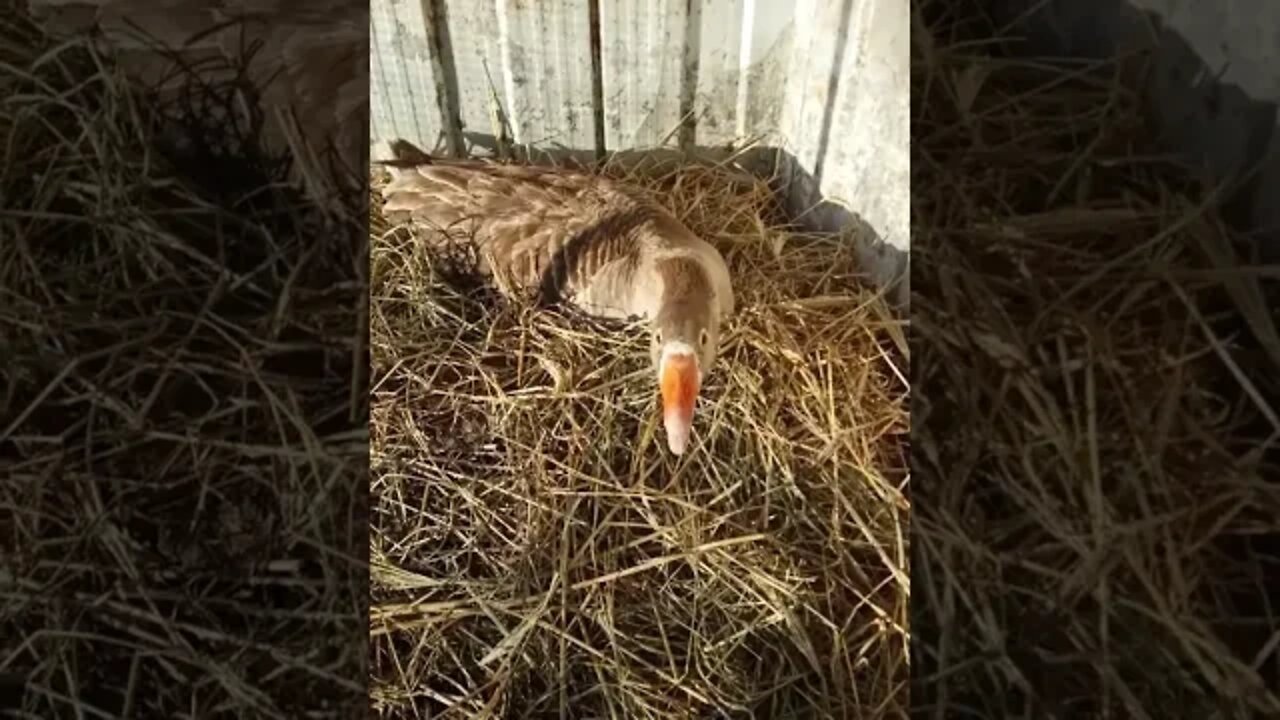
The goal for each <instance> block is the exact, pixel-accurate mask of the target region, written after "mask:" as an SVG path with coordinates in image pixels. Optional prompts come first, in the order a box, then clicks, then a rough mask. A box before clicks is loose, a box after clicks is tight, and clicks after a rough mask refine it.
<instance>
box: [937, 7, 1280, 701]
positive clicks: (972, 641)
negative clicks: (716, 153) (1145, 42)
mask: <svg viewBox="0 0 1280 720" xmlns="http://www.w3.org/2000/svg"><path fill="white" fill-rule="evenodd" d="M961 5H962V3H938V4H933V5H930V6H929V8H928V12H926V13H924V14H922V18H926V19H927V21H928V23H929V31H928V32H927V33H926V32H923V31H922V32H920V33H917V34H916V38H915V39H916V43H915V48H916V52H917V55H916V57H915V58H914V61H913V72H915V73H916V77H915V78H914V82H913V85H914V86H915V87H918V88H921V89H922V92H918V93H913V103H914V104H915V106H916V107H915V111H914V113H913V114H914V116H915V117H916V118H917V124H916V127H915V130H914V131H913V138H914V139H913V142H914V148H915V157H914V159H913V165H914V166H915V168H916V169H917V173H916V175H917V177H916V183H915V185H914V188H913V196H914V198H913V200H914V206H915V210H916V213H917V214H916V218H915V229H914V238H915V242H914V247H913V258H912V264H913V268H914V276H913V278H912V285H913V291H914V295H913V298H912V332H913V340H914V342H915V343H916V348H915V350H916V352H915V354H914V356H913V358H912V360H913V368H912V369H913V373H914V374H913V376H912V379H913V382H914V387H915V388H916V393H917V397H916V401H915V402H916V404H915V407H914V412H913V416H912V422H913V438H912V449H913V452H914V453H915V463H914V469H915V477H914V482H913V510H914V522H915V525H914V527H913V533H912V541H913V547H914V550H915V552H916V553H917V555H916V556H915V558H914V561H915V562H914V577H913V583H912V590H913V598H912V600H913V607H912V609H913V614H912V620H913V633H914V635H913V637H914V639H915V642H916V643H917V647H916V651H917V653H918V655H917V656H916V657H917V662H916V664H915V666H914V667H913V671H914V672H915V673H916V678H917V686H916V688H915V689H913V693H912V695H913V703H914V705H916V706H917V707H918V708H919V709H920V711H921V712H922V713H925V714H928V715H929V716H931V717H937V718H943V717H961V716H965V717H1057V718H1073V717H1107V716H1112V717H1130V718H1157V719H1158V718H1168V717H1206V718H1207V717H1220V718H1228V717H1230V718H1243V717H1263V716H1265V717H1277V716H1280V699H1278V698H1277V694H1276V688H1277V687H1278V686H1280V685H1278V684H1277V672H1278V669H1277V657H1276V655H1277V652H1276V638H1277V637H1280V635H1277V631H1278V630H1280V627H1278V621H1277V619H1276V615H1275V607H1276V603H1277V602H1278V601H1280V597H1278V596H1277V592H1276V585H1275V578H1276V577H1280V567H1277V566H1276V562H1275V560H1274V557H1275V554H1276V549H1277V539H1278V538H1280V527H1278V523H1277V518H1278V517H1280V493H1277V490H1276V486H1275V484H1274V481H1266V480H1264V478H1266V477H1268V476H1270V477H1274V476H1275V474H1276V471H1277V467H1276V455H1275V450H1274V445H1275V441H1276V440H1277V438H1280V434H1278V433H1280V424H1277V415H1276V411H1277V407H1276V406H1275V405H1274V400H1275V398H1276V397H1277V396H1278V395H1277V393H1276V390H1277V388H1276V378H1277V377H1280V375H1278V374H1277V370H1278V369H1280V339H1278V336H1277V333H1276V322H1275V315H1274V310H1268V303H1267V301H1266V300H1265V293H1266V292H1267V288H1265V287H1264V285H1263V280H1264V279H1265V278H1266V273H1267V270H1266V269H1265V268H1252V267H1248V266H1247V265H1246V264H1245V263H1244V262H1242V260H1241V258H1242V257H1243V254H1244V253H1245V252H1247V248H1243V247H1242V246H1240V245H1239V244H1238V243H1237V241H1236V240H1235V238H1234V237H1233V233H1232V232H1231V231H1230V230H1229V229H1228V228H1227V227H1226V225H1224V223H1223V221H1222V220H1221V219H1220V216H1219V212H1218V211H1219V206H1220V205H1221V203H1220V202H1219V201H1220V199H1221V195H1220V193H1219V186H1217V185H1215V184H1213V183H1211V182H1208V180H1207V179H1206V178H1203V177H1200V176H1198V175H1197V174H1195V173H1192V172H1190V171H1189V169H1187V168H1184V167H1180V166H1178V165H1176V164H1174V163H1173V162H1172V161H1171V160H1170V159H1168V158H1166V157H1162V156H1161V155H1160V154H1159V151H1158V149H1157V148H1155V147H1154V145H1153V143H1152V141H1151V140H1150V138H1151V137H1152V136H1153V135H1155V133H1154V132H1152V131H1151V128H1150V126H1149V125H1148V123H1147V122H1146V120H1145V118H1144V113H1143V102H1142V101H1141V99H1140V97H1139V96H1140V93H1139V92H1138V91H1137V88H1141V87H1142V86H1143V80H1142V78H1143V62H1142V58H1141V57H1140V56H1134V57H1130V58H1124V59H1121V60H1119V61H1116V62H1108V63H1097V64H1092V65H1086V64H1075V65H1072V64H1068V63H1065V62H1062V61H1052V62H1050V61H1042V60H1039V59H1017V58H1016V57H1014V56H1012V55H1011V54H1009V53H1006V52H1004V51H1003V48H1002V47H1000V46H998V45H997V44H995V43H992V42H990V41H987V42H986V43H985V44H980V43H978V42H973V39H975V38H978V39H982V38H988V37H990V35H991V33H993V32H994V30H993V29H992V28H991V27H990V26H989V25H987V24H986V23H985V22H984V21H983V20H982V19H981V17H980V16H979V15H978V14H977V13H972V12H967V11H966V10H964V9H962V8H961ZM930 13H932V17H931V18H930V17H929V15H930ZM1270 307H1271V308H1274V307H1276V305H1275V304H1274V303H1271V304H1270Z"/></svg>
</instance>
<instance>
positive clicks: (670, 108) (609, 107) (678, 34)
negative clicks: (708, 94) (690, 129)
mask: <svg viewBox="0 0 1280 720" xmlns="http://www.w3.org/2000/svg"><path fill="white" fill-rule="evenodd" d="M687 19H688V14H687V12H686V0H602V1H601V3H600V41H601V43H600V51H601V59H602V63H603V71H604V72H603V75H604V77H603V84H604V118H605V144H606V145H607V146H608V148H609V150H611V151H612V150H624V149H629V148H643V147H652V146H655V145H657V144H659V143H661V142H664V141H665V140H667V139H668V137H669V136H671V137H674V133H675V131H676V129H677V125H678V123H679V122H680V87H681V82H682V80H683V77H684V73H683V69H682V67H683V65H684V42H683V38H684V34H685V30H686V22H687Z"/></svg>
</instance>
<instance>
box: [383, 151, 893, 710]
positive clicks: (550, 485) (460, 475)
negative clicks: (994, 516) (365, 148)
mask: <svg viewBox="0 0 1280 720" xmlns="http://www.w3.org/2000/svg"><path fill="white" fill-rule="evenodd" d="M606 172H608V173H609V174H611V175H614V176H626V177H627V178H628V179H629V180H631V181H632V182H635V183H637V184H641V185H643V186H645V187H647V189H648V190H649V191H650V192H651V193H652V194H653V196H654V197H655V198H657V199H658V200H659V201H660V202H662V203H663V204H665V205H666V206H667V207H668V208H670V209H671V210H673V211H674V212H675V214H676V215H677V216H678V217H680V218H682V219H683V220H684V221H685V222H686V223H687V224H688V225H689V226H690V227H691V228H692V229H693V230H694V231H695V232H698V233H699V234H701V235H702V236H703V237H706V238H708V239H710V240H711V241H712V242H714V243H716V244H717V245H718V247H720V248H721V249H722V250H723V251H724V253H725V255H726V258H727V260H728V262H729V264H730V266H731V269H732V272H733V275H734V279H735V285H736V287H737V289H738V291H739V293H740V308H741V312H740V314H739V315H737V316H736V317H735V319H734V320H733V321H732V322H731V323H730V324H729V326H728V329H727V334H726V337H725V341H724V347H723V353H722V355H721V360H720V362H719V364H718V365H717V366H716V368H715V370H714V371H713V373H712V374H711V375H710V376H709V378H708V384H707V388H706V397H707V400H706V401H705V402H704V403H703V404H702V405H701V406H700V409H699V411H698V414H697V416H696V418H695V440H694V446H693V447H692V449H691V451H690V452H689V453H687V454H686V455H685V456H684V458H682V459H676V458H674V457H673V456H671V455H670V454H669V453H668V452H667V450H666V447H665V444H664V443H663V440H662V434H661V433H662V430H661V424H660V412H659V410H658V408H657V400H656V387H655V382H654V378H653V376H652V371H651V369H650V368H649V359H648V353H647V342H648V340H647V336H646V334H645V332H644V331H643V329H642V328H641V327H639V326H628V327H612V326H608V327H606V326H604V325H602V324H601V323H596V322H593V321H591V320H589V319H584V318H581V317H577V316H575V313H571V312H556V311H551V310H545V309H544V310H538V309H533V308H528V307H523V306H521V305H519V304H515V303H508V302H505V301H502V300H500V299H498V298H496V297H494V296H493V294H492V293H491V292H489V291H488V290H487V289H486V286H484V285H483V284H478V283H475V282H470V281H468V278H466V277H465V276H464V277H457V276H454V275H453V270H451V269H450V267H449V266H447V265H446V264H443V263H442V262H441V260H440V259H439V258H435V257H433V256H432V255H431V254H430V253H429V252H428V251H427V242H426V238H425V236H424V237H415V235H414V232H425V231H416V230H415V231H409V230H406V229H398V230H397V229H393V228H391V227H390V226H389V224H388V223H387V222H386V221H385V220H384V219H383V218H382V217H381V216H380V214H379V211H378V207H377V205H378V202H377V200H376V199H375V202H374V208H373V220H372V227H371V230H372V237H373V239H372V248H371V259H372V267H373V270H372V275H371V287H372V291H371V292H372V303H371V304H372V312H371V328H370V342H371V348H372V364H373V379H372V383H373V391H372V399H371V409H370V413H371V415H370V425H371V433H372V437H371V466H372V483H373V487H372V492H373V498H372V503H373V506H372V507H373V512H374V519H373V529H372V537H371V543H372V550H371V563H372V567H371V576H372V585H373V607H372V609H371V621H372V634H373V637H374V655H373V659H372V662H373V663H374V665H373V670H372V673H373V681H372V684H371V693H372V696H373V702H374V706H375V707H376V708H377V709H379V710H380V711H381V712H382V713H383V714H384V715H385V716H388V717H413V716H423V715H426V716H431V717H475V716H481V715H486V716H491V717H541V716H547V715H554V714H556V713H567V716H569V717H626V718H693V717H699V718H703V717H746V716H747V714H748V713H751V716H754V717H818V716H821V717H863V718H878V717H903V716H905V706H906V693H905V683H906V679H907V672H908V667H907V664H908V659H907V645H908V631H907V625H906V617H907V600H908V588H907V573H908V567H907V562H906V557H907V537H906V519H907V517H908V502H907V499H906V487H905V485H906V477H907V470H906V457H905V453H906V440H905V433H906V431H907V405H906V403H907V390H906V385H905V378H904V374H905V372H906V370H905V366H904V365H905V360H904V357H905V332H904V328H903V324H902V323H901V322H900V321H898V320H895V319H893V318H892V317H891V315H890V313H889V311H888V310H887V306H886V303H885V301H884V300H883V299H882V298H881V297H880V296H879V295H878V294H876V293H874V292H872V291H870V290H868V289H866V288H865V287H864V286H863V285H862V284H861V281H860V280H859V278H858V277H857V272H856V267H855V265H854V260H853V256H854V251H853V248H852V245H851V243H850V242H849V239H848V238H839V237H830V236H819V235H806V234H803V233H798V232H790V231H788V230H787V229H786V228H785V227H784V226H783V224H782V223H783V218H782V217H781V213H780V210H779V203H778V199H777V198H776V197H775V195H774V193H773V192H771V191H770V190H769V189H768V187H767V185H766V183H764V182H763V181H760V180H757V179H755V178H753V177H751V176H749V175H747V174H745V173H743V172H742V171H740V170H735V169H733V167H732V165H730V164H724V165H720V166H707V165H685V166H684V167H681V168H679V169H676V170H674V171H671V172H666V173H662V174H654V173H648V174H640V173H639V172H638V171H637V170H635V169H633V170H623V169H621V168H620V167H617V166H613V167H610V168H608V169H607V170H606ZM717 711H718V712H719V713H720V714H718V715H717V714H715V713H716V712H717ZM560 716H561V717H564V716H566V715H563V714H562V715H560Z"/></svg>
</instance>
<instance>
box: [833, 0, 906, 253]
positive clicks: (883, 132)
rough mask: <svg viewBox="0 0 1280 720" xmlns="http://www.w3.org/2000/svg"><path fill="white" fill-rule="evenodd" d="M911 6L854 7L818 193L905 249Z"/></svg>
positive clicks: (892, 2) (895, 2)
mask: <svg viewBox="0 0 1280 720" xmlns="http://www.w3.org/2000/svg"><path fill="white" fill-rule="evenodd" d="M910 22H911V18H910V7H909V5H908V3H907V0H879V2H875V3H865V4H860V5H855V6H854V12H853V16H852V18H851V22H850V23H849V31H848V45H847V51H846V52H845V54H844V63H843V67H841V68H840V70H839V72H840V84H839V86H838V88H837V92H836V96H835V97H834V98H832V102H833V103H834V110H835V112H834V116H833V118H832V127H831V136H832V137H833V138H842V139H843V140H842V141H838V142H837V141H833V142H830V143H829V144H828V146H827V151H826V152H827V157H826V158H825V159H823V163H822V166H823V168H824V171H823V177H822V184H821V190H822V193H823V195H825V196H827V197H829V198H836V199H839V200H842V201H844V202H845V203H847V204H851V203H853V202H854V201H855V200H856V201H857V211H858V213H859V214H860V215H861V216H862V217H863V219H864V220H866V221H867V222H868V223H870V224H871V225H872V226H873V227H875V228H876V230H877V231H878V233H879V235H880V239H882V240H884V241H885V242H887V243H888V244H890V245H892V246H894V247H896V248H898V249H900V250H905V249H907V248H908V247H909V245H910V223H911V217H910V205H909V201H908V198H909V197H910V192H911V189H910V182H911V177H910V168H911V159H910V143H911V96H910V94H909V89H908V88H909V84H908V83H909V78H910V72H911V59H910V38H911V36H910Z"/></svg>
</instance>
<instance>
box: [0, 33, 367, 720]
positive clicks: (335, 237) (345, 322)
mask: <svg viewBox="0 0 1280 720" xmlns="http://www.w3.org/2000/svg"><path fill="white" fill-rule="evenodd" d="M169 57H170V60H171V61H172V62H170V63H169V64H170V67H171V70H170V71H169V72H167V73H165V75H167V77H166V78H165V80H166V83H170V87H172V88H175V90H174V92H172V93H168V94H164V95H163V96H162V95H161V94H159V93H158V92H156V91H155V90H154V88H150V87H146V86H142V85H140V84H139V83H138V82H137V81H134V80H130V79H128V78H126V77H125V76H124V74H123V73H122V72H120V71H119V70H118V69H117V67H116V65H115V63H114V61H113V58H112V57H111V56H109V55H106V54H104V53H102V52H100V51H98V50H97V49H95V44H94V43H93V42H90V41H89V40H88V39H84V38H80V39H76V38H72V39H68V40H62V39H57V38H52V37H48V36H46V35H45V34H44V33H43V32H42V31H41V29H40V28H39V27H38V26H36V25H35V24H33V23H32V22H30V20H29V19H27V18H26V17H24V16H23V15H22V14H21V13H12V12H11V13H9V14H8V15H6V16H5V17H4V18H3V19H0V62H2V63H3V64H4V66H5V71H4V73H3V74H0V98H2V100H0V139H2V142H0V198H3V202H0V206H3V208H4V209H3V211H0V236H2V237H4V238H5V241H4V242H3V243H0V272H2V273H3V276H2V277H0V287H2V288H3V300H2V301H0V357H3V358H4V362H3V363H2V364H0V418H3V421H0V447H2V448H3V451H2V453H0V458H3V459H2V460H0V463H2V464H3V467H2V468H0V477H3V478H4V481H3V482H0V508H2V510H0V518H3V519H2V520H0V526H3V527H4V533H3V538H2V539H0V557H3V558H4V561H3V563H0V566H2V567H0V587H2V588H3V593H2V594H0V604H2V605H3V611H2V612H0V638H3V641H0V644H2V645H3V652H0V676H2V677H3V678H4V679H5V680H6V681H7V680H13V681H14V682H15V683H16V684H19V685H23V686H25V697H23V698H22V700H21V703H22V705H23V710H24V711H25V714H24V715H23V716H24V717H75V716H81V717H128V716H146V717H152V716H155V717H177V716H182V715H189V716H194V717H211V716H214V715H216V714H222V713H226V714H230V715H235V716H246V717H264V718H295V717H304V716H305V717H343V718H347V717H352V716H354V715H356V714H357V713H359V712H361V711H362V710H363V708H364V706H365V704H366V700H365V694H364V686H363V683H362V682H360V679H361V678H362V676H363V674H364V668H365V664H364V660H365V647H366V645H365V637H366V634H365V633H366V628H365V626H364V621H363V617H364V611H363V607H362V598H363V595H364V589H365V587H366V583H367V575H366V574H365V571H364V568H363V567H362V564H363V563H362V562H359V561H356V560H355V558H360V557H362V556H363V554H364V547H365V540H364V537H365V535H364V529H365V519H364V518H363V516H362V514H361V513H360V512H359V511H360V510H361V509H363V507H364V505H363V500H364V492H363V483H364V472H365V459H364V458H365V454H364V451H365V444H364V437H365V436H364V434H363V423H364V414H363V403H364V398H365V397H366V388H365V386H364V385H363V383H362V382H361V378H363V377H365V376H364V374H363V371H364V369H365V359H364V355H363V350H362V348H363V342H362V333H361V326H360V323H359V319H360V314H361V312H362V303H361V301H362V300H363V298H364V297H365V292H364V288H363V286H362V284H361V283H360V282H359V278H360V277H361V275H360V272H361V271H362V270H363V268H364V267H365V257H364V255H363V254H362V253H361V251H360V249H361V245H362V240H363V236H364V234H363V218H362V214H363V212H364V197H363V192H361V193H359V194H357V195H356V196H355V197H354V198H352V199H351V200H350V205H349V208H348V209H347V210H345V211H344V210H343V209H342V208H336V209H335V208H333V207H329V206H320V205H317V204H315V203H313V202H311V201H309V200H308V199H307V197H306V196H305V195H304V194H303V193H302V192H300V191H299V190H297V189H296V188H294V187H291V186H290V185H289V184H288V183H286V182H284V178H285V177H287V175H288V173H289V169H290V158H289V157H288V156H284V155H276V154H273V153H271V152H269V151H267V150H266V149H264V146H263V142H262V130H263V123H264V119H263V117H262V115H261V113H259V112H257V109H258V108H260V104H259V103H258V102H257V90H258V88H256V87H255V86H254V85H253V84H252V83H251V82H249V81H248V80H246V77H247V73H246V71H245V68H244V67H243V66H237V65H235V64H234V63H221V64H215V65H203V66H199V67H192V66H190V65H183V64H181V63H178V62H177V56H176V55H173V56H169ZM157 59H160V60H163V59H164V56H161V55H158V56H157ZM353 238H354V241H353V240H352V239H353ZM6 689H9V688H6ZM5 699H6V701H7V700H9V699H10V698H8V697H6V698H5Z"/></svg>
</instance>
